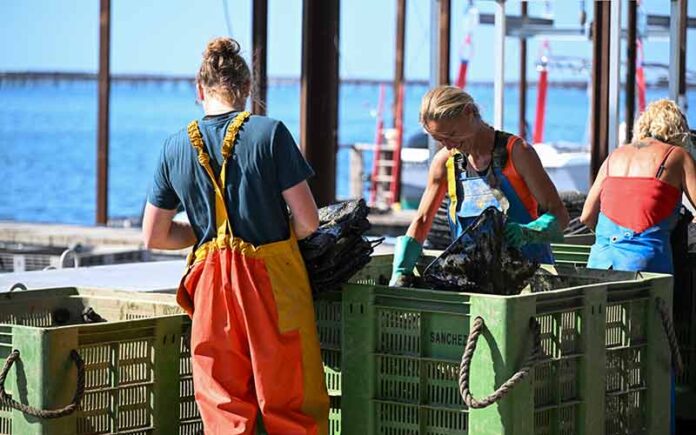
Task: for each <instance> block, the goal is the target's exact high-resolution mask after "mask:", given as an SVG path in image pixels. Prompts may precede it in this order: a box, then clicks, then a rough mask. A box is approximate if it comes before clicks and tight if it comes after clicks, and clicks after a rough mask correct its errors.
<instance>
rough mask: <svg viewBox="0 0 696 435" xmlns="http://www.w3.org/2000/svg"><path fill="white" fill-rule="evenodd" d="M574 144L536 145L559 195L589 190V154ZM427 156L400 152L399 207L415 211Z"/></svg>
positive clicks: (414, 151) (416, 151) (415, 150)
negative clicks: (560, 193)
mask: <svg viewBox="0 0 696 435" xmlns="http://www.w3.org/2000/svg"><path fill="white" fill-rule="evenodd" d="M584 148H585V147H584V146H582V145H581V144H575V143H557V144H553V143H538V144H535V145H534V150H535V151H536V152H537V154H538V155H539V159H540V160H541V164H542V165H543V166H544V168H545V169H546V172H547V173H548V174H549V177H550V178H551V181H552V182H553V184H554V185H555V186H556V189H557V190H558V191H559V192H566V191H577V192H587V191H588V190H589V187H590V185H589V181H590V180H589V178H590V175H589V174H590V153H589V152H588V151H585V150H584ZM429 159H430V152H429V150H428V149H427V148H411V147H408V145H407V147H405V148H403V149H402V150H401V205H402V207H403V208H416V207H417V206H418V203H419V202H420V198H421V196H422V194H423V191H424V190H425V184H426V182H427V180H428V168H429V161H430V160H429Z"/></svg>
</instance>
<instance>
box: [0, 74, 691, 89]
mask: <svg viewBox="0 0 696 435" xmlns="http://www.w3.org/2000/svg"><path fill="white" fill-rule="evenodd" d="M97 79H98V73H96V72H83V71H82V72H81V71H31V70H25V71H21V70H14V71H0V82H4V81H96V80H97ZM111 80H112V81H114V82H120V83H129V82H130V83H135V82H153V83H154V82H179V83H187V82H188V83H191V84H193V83H194V82H195V76H193V75H183V74H155V73H153V74H149V73H115V74H111ZM267 80H268V84H269V85H270V84H275V85H277V84H295V83H299V82H300V80H301V77H300V76H283V75H278V76H269V77H268V79H267ZM339 82H340V83H346V84H357V85H393V83H394V80H393V79H378V78H367V77H343V78H339ZM468 83H469V84H471V85H478V86H481V85H483V86H493V84H494V81H493V80H469V81H468ZM537 83H538V82H537V81H527V85H532V86H534V85H536V84H537ZM404 84H406V85H420V86H428V85H429V84H430V82H429V80H427V79H420V78H417V79H405V80H404ZM548 84H549V86H553V87H574V88H577V87H587V85H588V81H586V80H572V79H571V80H550V81H549V82H548ZM517 85H519V80H510V81H506V82H505V87H510V86H517ZM647 86H648V87H651V88H663V87H668V86H669V83H668V82H667V81H664V82H657V83H648V84H647ZM687 87H688V88H694V87H696V83H689V84H687Z"/></svg>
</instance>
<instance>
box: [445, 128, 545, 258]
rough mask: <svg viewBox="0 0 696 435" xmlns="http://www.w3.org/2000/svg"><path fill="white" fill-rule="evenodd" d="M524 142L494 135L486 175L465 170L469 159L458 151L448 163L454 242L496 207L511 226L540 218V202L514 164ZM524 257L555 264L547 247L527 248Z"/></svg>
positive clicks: (528, 246)
mask: <svg viewBox="0 0 696 435" xmlns="http://www.w3.org/2000/svg"><path fill="white" fill-rule="evenodd" d="M518 140H519V141H521V139H520V138H519V137H517V136H514V135H511V134H509V133H504V132H501V131H496V132H495V144H494V147H493V155H492V159H491V164H490V166H489V168H488V170H486V172H485V173H483V174H476V173H473V174H472V173H470V172H469V171H467V169H466V166H467V164H466V160H467V159H466V156H464V155H463V154H461V153H460V152H458V151H455V152H453V153H452V155H451V156H450V157H449V159H448V160H447V198H448V202H449V206H448V213H447V217H448V221H449V226H450V233H451V235H452V239H453V240H455V239H456V238H457V237H459V236H460V235H461V234H462V233H463V232H464V230H465V229H466V228H467V226H468V225H469V224H470V223H471V222H472V221H473V220H474V219H475V218H476V217H478V216H479V215H480V214H481V212H483V210H485V209H486V208H488V207H490V206H493V207H496V208H497V209H498V210H500V211H502V212H504V213H506V214H507V217H508V219H509V220H511V221H512V222H517V223H520V224H527V223H529V222H531V221H533V220H534V219H536V218H537V217H539V214H538V211H537V202H536V200H535V199H534V196H533V195H532V194H531V192H530V191H529V188H528V187H527V185H526V183H525V182H524V180H523V179H522V177H521V176H520V175H519V174H518V173H517V170H516V169H515V166H514V164H513V162H512V158H511V157H510V156H511V155H512V148H513V146H514V145H515V143H516V142H517V141H518ZM521 251H522V254H523V255H524V256H525V257H526V258H528V259H530V260H534V261H538V262H539V263H548V264H551V263H553V255H552V254H551V247H550V246H549V245H548V244H541V243H534V244H527V245H525V246H523V247H522V248H521Z"/></svg>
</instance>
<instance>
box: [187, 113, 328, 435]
mask: <svg viewBox="0 0 696 435" xmlns="http://www.w3.org/2000/svg"><path fill="white" fill-rule="evenodd" d="M248 117H249V113H248V112H242V113H240V114H239V115H238V116H237V117H236V118H235V119H234V120H233V121H232V122H230V125H229V127H228V129H227V132H226V135H225V138H224V141H223V144H222V155H223V163H222V165H221V167H222V169H221V174H220V177H219V178H218V177H216V176H215V174H214V172H213V170H212V168H211V166H210V157H209V156H208V154H206V152H205V151H204V150H205V145H204V143H203V139H202V136H201V133H200V130H199V128H198V123H197V122H196V121H194V122H192V123H191V124H189V127H188V135H189V139H190V141H191V144H192V145H193V147H194V148H195V149H196V151H197V153H198V161H199V163H200V164H201V165H202V166H203V168H204V169H205V171H206V173H207V174H208V176H209V178H210V182H211V183H212V185H213V188H214V191H215V210H214V213H215V222H216V226H217V237H216V238H215V239H214V240H210V241H208V242H206V243H203V244H202V245H201V246H199V247H198V248H197V249H196V250H195V251H194V252H193V253H192V254H191V255H189V260H188V268H187V271H186V274H185V276H184V278H183V279H182V282H181V285H180V286H179V289H178V291H177V301H178V302H179V304H180V305H181V306H182V307H183V308H184V310H185V311H186V312H187V313H188V314H189V315H190V316H191V318H192V331H191V364H192V369H193V382H194V391H195V397H196V403H197V404H198V409H199V410H200V413H201V417H202V419H203V424H204V428H205V433H206V434H253V433H254V431H255V423H256V421H257V414H258V412H259V410H260V412H261V416H262V418H263V423H264V426H265V429H266V430H267V431H268V433H269V434H326V433H327V431H328V412H329V397H328V394H327V391H326V385H325V382H324V371H323V365H322V360H321V355H320V351H319V339H318V335H317V328H316V322H315V318H314V308H313V300H312V293H311V289H310V285H309V280H308V277H307V271H306V269H305V265H304V262H303V260H302V256H301V255H300V251H299V248H298V246H297V241H296V240H295V237H294V235H293V234H292V231H291V235H290V237H289V238H288V239H287V240H283V241H279V242H274V243H269V244H264V245H261V246H254V245H252V244H250V243H247V242H245V241H244V240H242V239H240V238H239V237H237V236H235V235H234V233H233V231H232V227H231V224H230V219H229V216H228V214H227V208H226V201H225V197H224V194H223V192H225V189H224V186H225V172H226V166H227V165H226V163H227V159H228V158H229V157H230V156H231V154H232V147H233V146H234V144H235V139H236V137H237V133H238V131H239V129H240V128H241V126H242V124H243V123H244V122H245V121H246V119H247V118H248ZM240 146H241V145H240ZM229 206H234V205H233V204H230V205H229Z"/></svg>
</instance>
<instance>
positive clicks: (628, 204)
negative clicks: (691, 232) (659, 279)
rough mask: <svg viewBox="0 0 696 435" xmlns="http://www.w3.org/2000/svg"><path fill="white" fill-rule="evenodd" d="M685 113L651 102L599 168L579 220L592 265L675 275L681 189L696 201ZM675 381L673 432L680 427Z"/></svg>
mask: <svg viewBox="0 0 696 435" xmlns="http://www.w3.org/2000/svg"><path fill="white" fill-rule="evenodd" d="M692 146H693V145H692V144H691V140H690V133H689V127H688V125H687V122H686V117H685V116H684V114H683V113H682V112H681V110H680V109H679V107H678V106H677V105H676V104H675V103H674V102H673V101H670V100H666V99H663V100H658V101H655V102H653V103H651V104H649V105H648V107H647V108H646V109H645V111H644V112H643V113H642V114H641V116H640V117H639V118H638V120H637V121H636V126H635V132H634V137H633V142H632V143H631V144H629V145H626V146H623V147H621V148H618V149H616V150H615V151H614V152H613V153H612V154H611V155H609V157H607V159H606V160H605V161H604V164H603V165H602V167H601V168H600V169H599V173H598V174H597V178H596V179H595V182H594V184H593V185H592V188H591V189H590V192H589V193H588V195H587V199H586V201H585V205H584V207H583V210H582V216H581V217H580V220H581V221H582V222H583V223H584V224H585V225H587V226H588V227H589V228H592V229H594V230H595V243H594V245H593V246H592V249H591V251H590V258H589V260H588V263H587V267H590V268H595V269H614V270H625V271H634V272H640V271H645V272H659V273H670V274H671V273H674V265H673V263H672V247H671V244H670V234H671V232H672V230H673V229H674V227H675V225H676V223H677V220H678V213H679V207H680V205H681V200H682V193H685V194H686V196H687V197H688V198H689V200H690V201H691V203H692V204H694V199H696V164H695V163H694V159H693V158H692V157H691V155H690V154H689V150H690V148H691V147H692ZM674 410H675V407H674V382H672V416H671V418H672V422H671V423H672V433H674V431H675V427H674V425H675V415H674Z"/></svg>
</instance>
